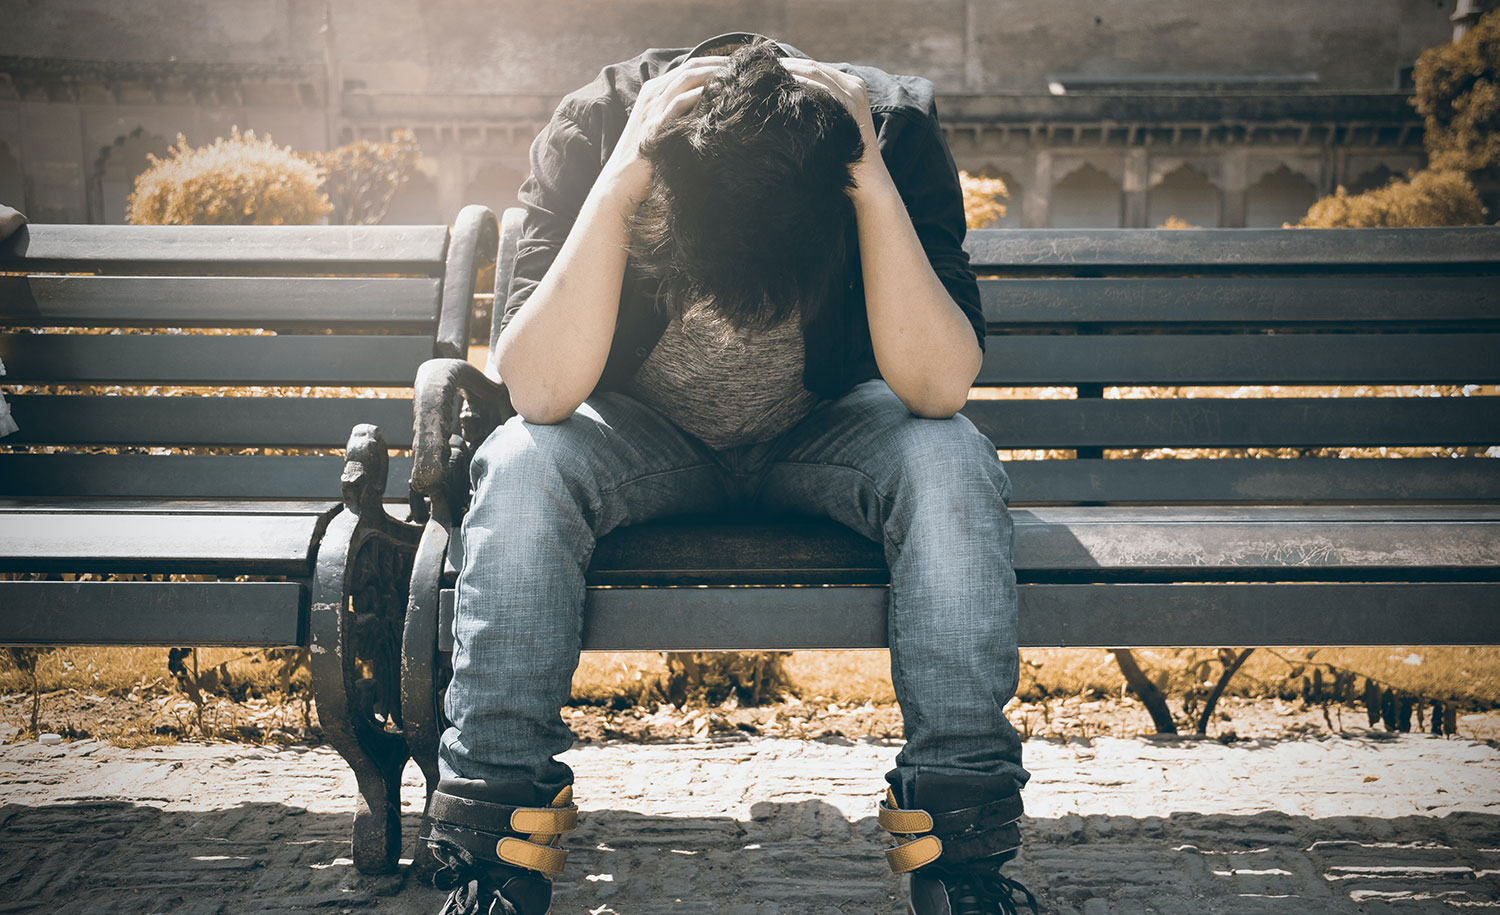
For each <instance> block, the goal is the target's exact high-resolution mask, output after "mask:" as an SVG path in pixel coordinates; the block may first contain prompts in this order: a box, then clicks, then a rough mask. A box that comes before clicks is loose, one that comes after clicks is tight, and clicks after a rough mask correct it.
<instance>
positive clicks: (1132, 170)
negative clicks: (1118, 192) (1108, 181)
mask: <svg viewBox="0 0 1500 915" xmlns="http://www.w3.org/2000/svg"><path fill="white" fill-rule="evenodd" d="M1124 166H1125V168H1124V174H1123V175H1122V178H1123V181H1122V182H1121V186H1122V189H1123V190H1124V191H1125V219H1124V222H1123V223H1122V225H1123V226H1124V227H1125V228H1127V229H1140V228H1144V227H1145V226H1146V215H1147V213H1148V210H1147V209H1146V194H1147V193H1148V192H1149V190H1150V186H1151V168H1150V163H1149V161H1148V160H1147V156H1146V150H1145V149H1144V148H1140V147H1136V148H1132V149H1127V150H1125V156H1124Z"/></svg>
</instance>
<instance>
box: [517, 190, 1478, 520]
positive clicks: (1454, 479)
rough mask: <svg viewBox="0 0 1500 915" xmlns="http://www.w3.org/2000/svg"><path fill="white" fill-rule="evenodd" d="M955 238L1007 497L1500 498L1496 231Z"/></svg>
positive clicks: (983, 415)
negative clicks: (975, 310) (970, 278)
mask: <svg viewBox="0 0 1500 915" xmlns="http://www.w3.org/2000/svg"><path fill="white" fill-rule="evenodd" d="M520 221H521V211H520V210H514V209H513V210H510V211H507V213H506V214H505V217H504V220H503V227H502V232H501V241H500V249H501V254H500V261H499V264H500V270H499V272H498V274H497V276H496V290H497V296H496V303H497V304H496V308H497V310H498V309H500V308H503V303H504V294H505V291H506V289H507V288H508V284H509V270H510V266H511V262H512V260H513V258H514V250H515V243H516V239H517V238H518V236H519V230H520ZM965 248H966V250H967V251H968V253H969V255H970V260H971V263H972V264H973V266H974V268H975V272H976V273H978V274H979V275H980V277H981V279H980V292H981V295H982V298H983V301H984V310H985V318H986V321H987V322H988V334H987V337H986V352H985V359H984V368H983V370H982V371H981V372H980V375H979V378H978V380H977V381H976V382H975V387H974V389H973V391H972V392H971V395H970V400H969V402H968V405H967V406H966V407H965V408H964V411H963V412H964V414H965V415H966V416H968V417H969V418H970V419H972V420H973V421H974V423H975V424H976V425H977V426H978V427H979V428H980V429H981V430H982V431H983V432H984V433H985V434H986V435H988V436H989V437H990V438H991V439H992V440H993V441H994V442H995V445H996V447H997V448H998V449H1000V450H1001V454H1002V457H1004V458H1006V459H1007V464H1006V466H1007V470H1008V471H1009V473H1010V476H1011V479H1012V482H1013V483H1014V485H1015V490H1014V496H1013V501H1014V503H1016V504H1108V503H1122V504H1173V503H1177V504H1182V503H1241V502H1243V503H1266V502H1281V503H1303V502H1305V503H1330V504H1338V503H1343V504H1355V503H1376V502H1474V501H1484V502H1493V501H1500V460H1493V459H1491V457H1494V456H1500V451H1494V450H1492V451H1491V457H1481V456H1479V455H1478V453H1477V452H1481V451H1483V450H1484V449H1486V448H1489V449H1494V448H1495V447H1496V446H1500V397H1496V396H1494V395H1495V394H1496V391H1495V389H1494V387H1493V386H1494V385H1495V384H1496V383H1497V382H1500V228H1493V227H1476V228H1451V229H1319V230H1311V229H1308V230H1295V231H1294V230H1290V229H1204V230H1162V229H1038V230H1029V229H1028V230H1005V229H984V230H975V231H971V232H970V233H969V234H968V238H967V240H966V242H965ZM492 347H493V341H492ZM1454 388H1458V389H1464V388H1467V392H1468V395H1470V396H1447V397H1441V398H1439V397H1434V396H1424V397H1418V396H1410V395H1412V394H1413V393H1416V392H1417V391H1419V390H1420V391H1421V392H1423V393H1427V394H1441V393H1453V389H1454ZM1309 389H1310V390H1309ZM1444 389H1446V390H1444ZM1148 394H1149V395H1150V396H1144V395H1148ZM1398 394H1404V395H1408V396H1395V395H1398ZM1455 446H1456V447H1457V448H1459V449H1462V451H1463V452H1467V453H1462V454H1460V455H1458V456H1452V455H1451V449H1453V448H1454V447H1455ZM1351 449H1352V450H1351ZM1379 449H1387V450H1386V451H1384V452H1381V451H1380V450H1379ZM1389 449H1403V450H1406V449H1430V450H1429V451H1428V452H1410V451H1407V453H1404V454H1402V453H1398V452H1395V451H1391V450H1389ZM1419 453H1429V454H1431V455H1434V456H1417V454H1419ZM1439 454H1441V455H1442V456H1436V455H1439ZM1345 456H1351V457H1358V458H1360V459H1356V460H1343V459H1340V458H1341V457H1345ZM1168 457H1203V458H1217V460H1165V459H1164V458H1168ZM1397 457H1399V459H1380V458H1397ZM1270 458H1275V459H1270Z"/></svg>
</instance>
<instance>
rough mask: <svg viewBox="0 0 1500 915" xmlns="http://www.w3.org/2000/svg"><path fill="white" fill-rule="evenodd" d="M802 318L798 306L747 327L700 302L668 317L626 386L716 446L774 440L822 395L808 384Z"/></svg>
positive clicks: (709, 443) (627, 389)
mask: <svg viewBox="0 0 1500 915" xmlns="http://www.w3.org/2000/svg"><path fill="white" fill-rule="evenodd" d="M798 318H799V313H798V312H797V311H793V312H792V314H791V316H790V317H789V318H788V319H787V320H785V321H783V322H781V323H780V324H777V325H775V326H774V327H771V328H769V329H767V330H764V331H759V332H756V331H749V332H742V331H739V330H736V329H735V328H734V326H733V325H732V324H730V323H729V322H728V321H726V320H725V319H724V318H723V317H721V316H720V315H718V314H717V313H716V312H714V311H713V310H712V309H711V308H709V307H707V306H705V305H702V304H699V305H694V306H692V307H690V308H688V309H687V310H686V312H685V313H684V314H683V317H682V320H680V321H679V320H676V319H673V320H672V321H670V322H668V324H667V328H666V330H665V331H664V332H663V333H662V335H661V339H660V340H659V341H657V344H656V347H655V348H654V349H652V350H651V353H650V355H648V356H647V357H646V361H645V362H643V363H642V364H641V367H640V368H639V369H637V370H636V373H635V375H634V376H633V377H632V378H631V380H630V382H629V383H628V384H627V386H626V388H625V390H626V393H628V394H630V395H631V396H632V397H635V398H636V399H637V400H640V401H642V402H643V403H645V404H647V405H648V406H650V407H652V408H653V409H655V410H656V411H657V412H659V413H661V414H662V415H664V416H666V417H667V419H669V420H671V421H672V422H673V423H675V424H677V425H678V426H679V427H681V428H682V429H683V430H684V431H686V432H687V433H688V434H690V435H693V436H695V437H697V438H698V439H700V440H702V441H703V443H704V444H706V445H708V447H710V448H712V449H714V450H716V451H718V450H722V449H725V448H732V447H734V446H736V445H746V444H750V443H752V442H764V441H767V440H769V439H773V438H775V437H776V436H778V435H780V434H781V433H783V432H785V431H786V430H788V429H790V428H791V427H792V426H794V425H796V424H797V422H798V421H799V420H801V419H802V418H803V417H804V416H806V415H807V414H808V413H810V412H811V411H812V408H813V407H814V406H816V405H817V403H818V401H819V399H820V398H819V397H818V395H816V394H814V393H813V392H812V391H809V390H808V389H807V388H806V387H804V386H803V384H802V370H803V366H804V360H805V358H806V357H805V354H804V352H803V341H802V328H801V324H800V321H799V319H798Z"/></svg>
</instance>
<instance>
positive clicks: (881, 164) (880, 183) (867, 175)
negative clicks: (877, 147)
mask: <svg viewBox="0 0 1500 915" xmlns="http://www.w3.org/2000/svg"><path fill="white" fill-rule="evenodd" d="M850 174H851V175H852V176H853V178H854V190H853V191H852V192H850V195H851V196H852V197H853V199H854V205H855V206H856V207H859V206H860V205H862V204H870V203H875V202H878V201H881V200H890V199H892V198H894V199H896V200H897V201H899V200H900V199H901V193H900V192H899V191H898V190H896V182H895V180H894V179H893V178H891V173H890V171H888V170H887V169H886V167H885V160H884V159H882V158H881V157H880V153H879V152H875V153H873V154H871V155H866V157H865V158H863V159H861V160H860V161H859V162H858V163H857V164H856V165H855V166H854V168H853V169H852V170H851V172H850ZM903 206H904V204H903Z"/></svg>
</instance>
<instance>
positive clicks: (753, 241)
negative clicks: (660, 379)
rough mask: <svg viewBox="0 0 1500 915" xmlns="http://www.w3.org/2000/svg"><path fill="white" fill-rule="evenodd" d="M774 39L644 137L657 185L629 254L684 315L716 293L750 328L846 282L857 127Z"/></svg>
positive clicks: (737, 59)
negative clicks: (790, 63)
mask: <svg viewBox="0 0 1500 915" xmlns="http://www.w3.org/2000/svg"><path fill="white" fill-rule="evenodd" d="M778 57H779V49H778V47H777V46H776V44H774V43H773V42H769V41H757V42H755V43H754V44H750V45H746V46H745V47H742V48H740V49H739V50H737V51H735V52H734V54H733V55H731V57H730V60H729V63H727V64H726V65H725V66H724V67H723V68H722V69H721V70H720V71H719V72H718V73H716V74H715V75H714V76H713V77H712V78H711V79H710V80H709V81H708V83H707V84H706V85H705V86H704V89H703V96H702V98H701V99H700V100H699V102H698V104H697V106H695V108H694V109H693V111H692V112H690V113H689V114H687V115H685V116H683V117H681V118H678V119H676V120H675V121H672V122H670V123H668V124H666V125H664V126H663V127H662V128H661V129H659V130H658V132H657V133H656V134H655V135H654V136H652V137H651V138H650V139H648V140H647V141H646V142H645V143H643V144H642V147H641V151H642V154H643V155H644V156H645V157H646V159H647V160H648V161H649V162H650V163H651V166H652V180H651V190H650V192H649V193H648V194H647V196H646V198H645V200H644V201H643V202H642V203H641V205H640V207H639V208H638V209H637V211H636V213H635V215H634V216H633V217H632V219H631V224H630V234H631V242H630V245H631V251H630V253H631V256H632V257H633V258H634V260H635V263H636V267H637V269H638V270H639V272H640V273H641V275H643V276H645V277H648V278H654V279H658V280H660V281H661V295H660V296H659V299H658V301H659V302H660V303H661V305H662V306H663V307H664V308H665V309H666V311H667V313H668V314H669V315H673V316H677V317H680V316H681V314H682V311H683V310H684V309H685V308H686V307H687V306H688V305H690V304H691V303H693V302H696V301H700V300H707V301H709V302H711V303H712V305H713V307H714V309H715V310H716V311H717V312H719V313H720V314H722V315H724V316H725V318H726V319H728V320H729V321H730V322H731V323H732V324H734V325H735V326H736V327H739V328H742V329H765V328H768V327H770V326H771V325H773V324H776V323H778V322H780V321H783V320H785V319H786V318H788V317H789V316H790V315H791V313H792V310H793V309H794V308H798V307H799V306H800V308H801V309H802V320H803V322H804V323H805V322H806V321H808V320H810V318H811V315H812V314H813V313H814V312H816V310H817V309H818V308H820V307H821V306H822V304H823V303H824V302H825V301H826V300H827V299H828V298H829V296H830V295H831V294H832V293H833V291H834V290H835V288H836V287H837V286H838V285H841V283H842V280H843V272H842V267H843V263H844V254H845V233H846V231H847V230H848V228H849V227H850V225H851V224H852V222H853V220H854V204H853V202H852V201H851V199H850V198H849V193H848V192H849V190H850V189H851V188H852V187H853V186H854V181H853V178H852V177H851V175H850V166H852V165H853V164H854V163H855V162H857V161H859V158H860V156H861V155H862V154H863V152H864V142H863V140H862V139H861V137H860V133H859V125H858V124H856V123H855V121H854V118H853V117H852V116H851V115H850V114H849V112H848V111H847V110H846V109H845V108H844V106H843V105H842V104H841V103H840V102H839V101H838V100H837V99H835V98H834V97H833V95H832V93H829V92H826V91H820V90H818V89H812V90H811V91H809V88H808V87H807V86H805V85H804V84H803V83H800V82H798V81H797V80H796V78H795V77H793V76H792V74H791V72H790V71H788V70H787V69H786V68H785V67H783V66H782V65H781V63H780V61H779V60H778Z"/></svg>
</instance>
